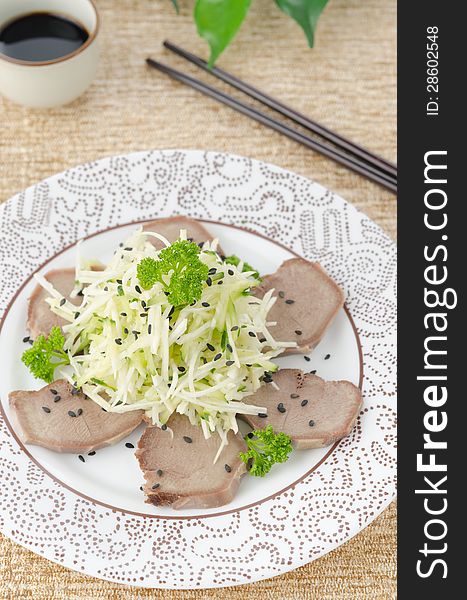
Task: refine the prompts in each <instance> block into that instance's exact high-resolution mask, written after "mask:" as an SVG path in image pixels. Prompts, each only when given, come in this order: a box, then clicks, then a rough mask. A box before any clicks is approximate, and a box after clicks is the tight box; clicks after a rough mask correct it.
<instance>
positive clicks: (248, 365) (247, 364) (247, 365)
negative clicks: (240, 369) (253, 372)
mask: <svg viewBox="0 0 467 600" xmlns="http://www.w3.org/2000/svg"><path fill="white" fill-rule="evenodd" d="M245 366H246V367H252V366H253V365H250V364H249V363H246V365H245Z"/></svg>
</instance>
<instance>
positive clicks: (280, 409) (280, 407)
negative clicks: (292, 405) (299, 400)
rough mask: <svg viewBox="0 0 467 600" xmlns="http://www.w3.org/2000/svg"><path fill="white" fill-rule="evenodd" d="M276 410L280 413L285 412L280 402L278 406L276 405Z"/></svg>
mask: <svg viewBox="0 0 467 600" xmlns="http://www.w3.org/2000/svg"><path fill="white" fill-rule="evenodd" d="M277 410H278V411H279V412H280V413H285V410H286V409H285V406H284V405H283V404H282V402H279V404H278V405H277Z"/></svg>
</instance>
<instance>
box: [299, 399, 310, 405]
mask: <svg viewBox="0 0 467 600" xmlns="http://www.w3.org/2000/svg"><path fill="white" fill-rule="evenodd" d="M307 404H308V400H302V401H301V402H300V406H306V405H307Z"/></svg>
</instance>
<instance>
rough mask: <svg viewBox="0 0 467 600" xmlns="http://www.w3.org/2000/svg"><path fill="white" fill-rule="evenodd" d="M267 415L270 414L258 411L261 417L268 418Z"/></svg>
mask: <svg viewBox="0 0 467 600" xmlns="http://www.w3.org/2000/svg"><path fill="white" fill-rule="evenodd" d="M267 416H268V415H267V414H266V413H258V417H260V418H261V419H266V418H267Z"/></svg>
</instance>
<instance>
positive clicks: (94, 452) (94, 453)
mask: <svg viewBox="0 0 467 600" xmlns="http://www.w3.org/2000/svg"><path fill="white" fill-rule="evenodd" d="M95 455H96V451H95V450H91V452H88V456H95Z"/></svg>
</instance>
